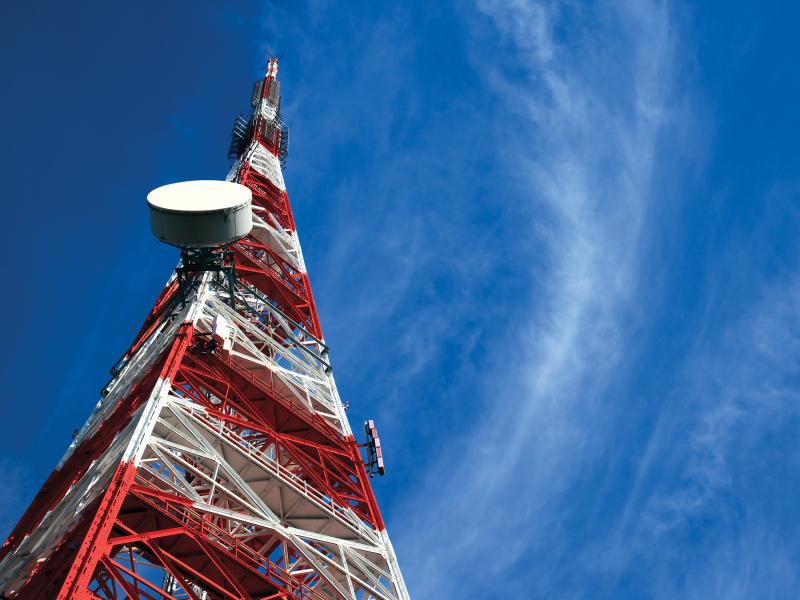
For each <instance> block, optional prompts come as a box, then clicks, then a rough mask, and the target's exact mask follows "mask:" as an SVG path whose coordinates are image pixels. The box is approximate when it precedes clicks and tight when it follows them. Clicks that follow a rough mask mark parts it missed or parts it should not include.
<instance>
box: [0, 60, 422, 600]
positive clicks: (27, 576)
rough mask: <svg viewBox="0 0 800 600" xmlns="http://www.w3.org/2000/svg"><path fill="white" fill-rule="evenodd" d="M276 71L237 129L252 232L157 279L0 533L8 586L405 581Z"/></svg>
mask: <svg viewBox="0 0 800 600" xmlns="http://www.w3.org/2000/svg"><path fill="white" fill-rule="evenodd" d="M276 74H277V61H276V60H274V59H271V60H270V61H269V64H268V67H267V71H266V76H265V77H264V78H263V79H262V80H259V82H257V84H256V87H255V90H254V94H253V99H252V106H253V115H252V117H251V118H250V120H249V121H247V122H246V123H245V124H243V121H242V120H240V122H238V123H237V129H235V131H234V136H235V137H236V139H235V140H234V143H233V144H232V148H233V153H234V155H235V157H236V162H235V163H234V166H233V168H232V170H231V172H230V174H229V175H228V180H230V181H236V182H239V183H241V184H244V185H246V186H248V187H249V188H250V189H251V190H252V192H253V219H254V227H253V230H252V232H251V234H250V235H249V236H248V237H246V238H244V239H242V240H241V241H239V242H237V243H236V244H234V245H233V246H232V247H230V248H228V250H227V251H226V252H224V256H223V257H222V260H223V262H224V266H225V269H220V270H206V271H194V272H187V271H186V270H183V271H181V269H178V270H177V271H178V272H176V274H174V275H173V277H172V278H171V279H170V281H169V282H168V284H167V285H166V287H165V288H164V290H163V291H162V293H161V295H160V297H159V298H158V300H157V301H156V303H155V306H154V307H153V309H152V311H151V312H150V314H149V315H148V317H147V319H146V321H145V323H144V325H143V327H142V329H141V331H140V333H139V334H138V336H137V338H136V340H135V341H134V343H133V344H132V346H131V347H130V349H129V351H128V352H127V353H126V355H125V356H124V357H123V359H122V360H121V361H120V363H119V364H118V365H117V366H116V367H115V369H114V370H113V371H112V373H113V374H114V378H113V379H112V380H111V382H110V383H109V384H108V386H107V387H106V388H105V389H104V390H103V393H102V394H101V396H102V397H101V399H100V401H99V402H98V403H97V406H96V408H95V409H94V411H93V413H92V414H91V416H90V417H89V420H88V421H87V422H86V424H85V425H84V426H83V428H82V429H81V430H80V431H79V432H78V434H77V435H76V437H75V439H74V440H73V442H72V444H71V445H70V447H69V449H68V450H67V452H66V454H65V456H64V457H63V458H62V460H61V461H60V462H59V464H58V465H57V467H56V469H55V470H54V471H53V473H52V474H51V475H50V477H49V478H48V479H47V481H46V482H45V484H44V485H43V486H42V488H41V490H40V491H39V493H38V494H37V496H36V497H35V498H34V500H33V502H32V503H31V505H30V507H29V508H28V509H27V511H26V512H25V514H24V515H23V517H22V519H21V520H20V521H19V523H18V524H17V526H16V528H15V529H14V531H13V532H12V533H11V535H10V537H9V538H8V540H7V541H6V542H5V544H4V545H3V547H2V549H1V550H0V591H2V593H3V594H4V595H5V596H7V597H11V598H20V599H27V598H31V599H37V600H38V599H42V598H58V599H66V598H87V599H88V598H91V599H98V598H103V599H122V598H146V599H152V600H155V599H165V600H180V599H191V600H210V599H217V598H219V599H242V598H261V599H264V600H266V599H268V598H276V599H277V598H309V599H322V598H358V599H366V598H374V599H386V600H389V599H393V600H407V599H408V598H409V596H408V592H407V591H406V588H405V585H404V583H403V579H402V576H401V574H400V570H399V568H398V565H397V560H396V558H395V555H394V552H393V550H392V545H391V543H390V541H389V537H388V536H387V534H386V530H385V527H384V524H383V520H382V519H381V515H380V512H379V510H378V506H377V503H376V501H375V496H374V494H373V491H372V488H371V486H370V483H369V478H368V474H367V472H366V470H365V466H364V463H363V462H362V457H361V453H360V450H359V447H358V445H357V443H356V441H355V439H354V436H353V434H352V432H351V430H350V425H349V423H348V421H347V417H346V416H345V411H344V407H343V405H342V402H341V400H340V398H339V395H338V393H337V390H336V385H335V383H334V379H333V376H332V373H331V367H330V364H329V360H328V352H327V347H326V345H325V342H324V341H323V337H322V331H321V329H320V323H319V318H318V316H317V311H316V308H315V306H314V298H313V296H312V294H311V288H310V286H309V281H308V276H307V274H306V269H305V265H304V262H303V254H302V252H301V249H300V244H299V242H298V237H297V232H296V229H295V224H294V219H293V217H292V211H291V207H290V205H289V200H288V197H287V195H286V190H285V186H284V182H283V176H282V174H281V160H282V159H283V158H285V151H286V128H285V126H284V125H283V123H282V121H281V119H280V90H279V84H278V81H277V79H276ZM237 136H238V137H237ZM231 272H232V273H235V277H231V276H230V273H231Z"/></svg>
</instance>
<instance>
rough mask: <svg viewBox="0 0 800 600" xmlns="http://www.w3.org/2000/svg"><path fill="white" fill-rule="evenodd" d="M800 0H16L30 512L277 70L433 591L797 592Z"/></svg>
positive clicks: (9, 352)
mask: <svg viewBox="0 0 800 600" xmlns="http://www.w3.org/2000/svg"><path fill="white" fill-rule="evenodd" d="M797 17H798V14H797V9H796V8H795V7H794V5H793V4H791V3H788V2H760V3H757V5H756V3H749V2H735V1H734V2H702V3H700V2H698V3H695V4H691V3H688V2H670V3H661V2H655V1H650V0H641V1H636V2H626V1H621V0H620V1H617V2H611V1H607V2H588V1H587V2H567V1H563V2H558V1H555V0H553V1H535V0H530V1H525V0H515V1H510V2H505V3H499V2H497V3H495V2H488V1H483V0H481V1H478V2H476V3H474V4H471V3H468V2H452V3H451V2H448V1H442V2H436V3H419V5H414V4H411V3H366V2H365V3H339V4H337V3H333V2H312V3H308V4H299V3H288V2H286V3H278V2H273V3H267V2H264V3H249V2H236V3H229V4H226V5H225V6H224V7H223V6H221V5H220V4H218V3H205V4H204V3H199V2H195V3H188V2H186V3H179V2H174V3H163V2H140V3H122V4H117V3H113V5H111V6H110V5H109V3H99V2H84V3H69V4H67V3H49V4H48V3H36V4H35V5H31V6H30V7H28V6H26V7H23V6H21V5H16V6H14V5H12V4H11V3H6V4H3V5H2V7H0V28H2V40H3V41H2V44H3V52H2V53H0V61H2V73H3V79H4V85H3V87H4V90H5V93H4V94H2V96H0V108H1V109H2V110H0V114H2V115H4V119H3V143H2V144H1V145H0V148H1V150H0V151H2V153H3V156H2V161H0V165H2V167H0V168H2V170H3V177H2V181H3V197H4V201H3V207H4V214H5V222H6V224H7V225H8V226H7V237H6V245H5V260H4V261H3V264H4V267H3V268H4V271H5V273H4V281H5V282H6V285H5V294H3V296H2V298H3V300H2V303H3V305H2V315H3V317H4V318H3V326H4V340H5V344H4V345H3V349H2V356H3V360H2V363H0V365H1V366H0V369H2V374H1V376H2V381H3V382H4V385H5V390H4V394H3V400H2V402H3V403H4V408H5V411H6V415H7V416H6V418H5V419H3V420H2V421H0V487H1V488H2V489H3V493H2V494H0V530H2V531H3V532H7V531H8V530H10V528H11V527H12V526H13V524H14V523H15V521H16V519H17V518H18V516H19V515H20V514H21V512H22V510H23V508H24V506H25V504H26V503H27V502H28V501H29V500H30V498H31V497H32V496H33V494H34V493H35V491H36V489H37V488H38V486H39V485H40V484H41V482H42V481H43V480H44V478H45V477H46V476H47V474H48V473H49V471H50V470H51V468H52V467H53V466H54V464H55V463H56V461H57V460H58V458H59V457H60V455H61V453H62V452H63V450H64V449H65V447H66V446H67V444H68V443H69V440H70V435H71V433H72V431H73V430H74V429H76V428H78V427H79V426H80V425H81V423H82V422H83V420H84V419H85V418H86V416H87V415H88V413H89V411H90V409H91V407H92V405H93V404H94V402H95V401H96V399H97V394H98V391H99V389H100V388H101V386H102V385H103V384H104V383H105V381H106V379H107V377H108V369H109V368H110V367H111V365H112V364H113V363H114V362H115V360H116V359H117V357H118V355H119V354H121V353H122V352H123V350H124V349H125V348H126V347H127V344H128V343H129V341H130V339H131V338H132V336H133V335H134V333H135V331H136V330H137V329H138V326H139V324H140V323H141V320H142V318H143V316H144V313H145V312H146V310H147V308H148V307H149V305H150V303H151V302H152V300H153V299H154V297H155V295H156V294H157V293H158V290H159V289H160V287H161V285H163V282H164V281H165V280H166V278H167V276H168V275H169V273H170V271H171V269H172V267H173V265H174V262H175V260H176V256H175V254H174V252H173V251H171V250H170V249H169V248H167V247H163V246H161V245H159V244H158V243H156V242H155V240H154V239H153V238H152V237H151V236H150V233H149V230H148V225H147V214H146V210H145V204H144V197H145V194H146V192H147V191H148V190H149V189H151V188H152V187H155V186H157V185H160V184H163V183H167V182H171V181H177V180H182V179H192V178H214V177H217V178H222V177H223V176H224V174H225V173H226V170H227V166H228V162H227V161H226V160H225V154H226V150H227V144H228V135H229V131H230V125H231V122H232V120H233V117H234V116H235V115H236V114H237V113H238V112H239V111H243V110H245V109H246V108H247V103H248V100H249V93H250V86H251V84H252V81H253V80H254V79H255V78H256V77H258V76H259V75H260V73H261V70H262V68H263V63H264V56H265V53H267V52H269V53H274V54H276V55H278V56H279V57H280V59H281V71H280V79H281V81H282V84H283V85H282V88H283V93H284V101H283V111H284V113H285V117H286V120H287V121H288V123H289V125H290V127H291V133H292V136H291V147H290V156H289V161H288V165H287V169H286V171H285V177H286V181H287V186H288V189H289V194H290V198H291V199H292V202H293V205H294V210H295V216H296V220H297V223H298V228H299V232H300V238H301V241H302V243H303V246H304V251H305V254H306V261H307V263H308V266H309V272H310V275H311V279H312V285H313V287H314V291H315V295H316V298H317V304H318V307H319V309H320V313H321V319H322V325H323V330H324V331H325V335H326V338H327V340H328V341H329V343H330V344H331V346H332V359H333V361H334V365H335V373H336V377H337V381H338V383H339V386H340V391H341V394H342V397H343V398H344V399H346V400H347V401H348V402H349V403H350V411H349V414H350V418H351V420H352V421H353V422H354V423H359V422H361V421H362V420H363V419H365V418H375V419H376V420H377V424H378V426H379V428H380V431H381V434H382V438H383V441H384V446H385V452H386V459H387V469H388V473H387V476H386V477H383V478H381V479H379V480H376V481H375V487H376V491H377V493H378V496H379V500H380V502H381V507H382V510H383V512H384V514H385V516H386V517H387V521H388V523H389V528H390V533H391V535H392V538H393V540H394V543H395V546H396V549H397V552H398V554H399V558H400V562H401V566H402V567H403V570H404V574H405V576H406V579H407V581H408V584H409V587H410V588H411V592H412V596H413V597H415V598H434V597H440V598H457V597H464V596H467V597H470V598H495V597H497V595H498V593H499V594H501V595H502V596H503V597H511V598H637V599H639V598H654V599H656V598H793V597H796V590H797V589H799V588H800V581H798V578H799V576H798V574H797V564H798V562H799V561H800V523H798V509H797V506H798V503H799V502H800V491H799V490H800V458H798V457H800V454H798V447H797V440H798V436H799V435H800V367H798V364H799V363H798V360H797V357H798V356H799V355H800V311H798V307H799V306H800V264H799V261H800V242H798V237H799V236H798V232H800V206H799V205H798V196H799V192H800V177H799V176H798V173H800V170H799V169H798V167H800V164H798V163H799V162H800V153H799V152H798V149H797V148H798V145H797V137H798V132H800V119H799V117H798V110H797V106H798V104H800V102H799V101H800V74H798V70H797V66H796V62H797V60H796V59H797V56H798V52H800V38H798V36H797V35H796V27H795V23H796V21H797Z"/></svg>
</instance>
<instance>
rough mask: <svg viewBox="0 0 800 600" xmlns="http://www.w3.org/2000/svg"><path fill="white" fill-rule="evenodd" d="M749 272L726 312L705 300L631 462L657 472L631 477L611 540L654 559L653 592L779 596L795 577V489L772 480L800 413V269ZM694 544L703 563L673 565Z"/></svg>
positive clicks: (629, 554)
mask: <svg viewBox="0 0 800 600" xmlns="http://www.w3.org/2000/svg"><path fill="white" fill-rule="evenodd" d="M754 280H755V281H754V286H753V287H754V291H753V293H754V295H755V298H754V299H753V300H751V301H750V302H749V303H748V302H745V303H744V304H745V306H744V308H743V309H741V310H739V311H737V313H736V314H735V316H734V317H733V318H730V319H727V320H726V319H720V315H719V311H718V310H717V311H713V312H712V314H711V315H710V317H709V318H710V319H713V320H714V321H715V323H714V324H713V325H710V326H709V328H705V327H701V328H700V331H699V333H698V335H697V340H696V343H695V344H694V346H693V350H692V351H691V352H690V353H688V354H687V356H686V357H685V359H684V361H683V365H682V367H681V370H680V372H679V375H678V376H677V377H676V382H675V387H674V389H673V390H672V393H671V397H670V398H668V401H667V405H666V408H665V409H664V410H665V412H667V413H668V415H669V416H668V418H665V419H663V420H664V424H663V425H662V427H661V429H662V431H660V432H659V433H658V434H657V435H656V436H654V442H653V443H652V444H651V446H652V449H653V451H652V453H651V454H652V455H651V456H649V457H648V460H646V461H643V463H642V465H641V468H640V469H639V472H638V473H637V482H638V483H639V484H640V483H641V482H642V481H643V480H647V479H654V480H655V482H654V483H653V484H652V485H649V486H642V485H638V484H637V486H636V488H634V492H633V493H632V494H631V499H630V500H629V507H628V508H627V510H626V513H625V518H624V520H623V524H622V528H623V529H624V535H625V537H624V540H622V539H620V540H617V541H616V543H617V544H620V546H621V544H622V542H623V541H624V548H623V547H618V548H615V550H614V551H615V553H618V554H619V555H621V556H623V557H624V558H623V560H624V561H625V562H627V563H634V562H637V561H647V562H648V564H653V565H654V567H653V568H652V571H651V589H652V595H653V597H659V598H670V597H675V596H676V595H679V596H681V597H687V598H710V597H715V598H723V597H724V598H752V597H757V596H761V597H783V596H784V595H785V594H786V593H787V592H788V591H790V590H796V589H797V586H798V583H800V582H798V578H797V575H796V569H794V568H792V567H790V565H791V564H792V562H793V560H794V559H793V556H794V550H793V548H794V544H795V543H796V535H797V532H796V527H795V525H794V523H793V522H785V521H784V519H785V517H786V516H787V515H789V514H791V512H792V508H791V505H792V503H793V502H794V501H795V499H794V494H787V495H786V498H785V502H784V501H782V500H781V499H780V496H779V497H777V498H776V497H774V495H773V494H771V493H770V492H769V490H770V489H772V490H774V491H775V492H777V493H778V494H779V495H783V494H784V493H785V492H784V486H783V485H782V483H781V480H780V479H779V478H780V477H781V476H782V475H783V474H785V473H787V472H791V471H792V470H793V466H792V460H791V459H790V458H789V457H787V456H785V454H784V452H785V450H786V448H787V446H788V447H792V446H793V445H794V443H793V440H794V438H795V433H794V431H795V429H796V426H795V425H794V423H796V422H797V420H798V418H800V402H798V401H800V394H799V393H798V391H797V389H796V382H797V381H798V379H799V378H800V368H799V367H798V365H797V361H796V356H797V355H798V352H800V317H798V314H800V313H798V307H800V279H798V277H797V275H796V272H795V274H794V275H790V276H788V277H785V278H784V277H773V280H772V281H767V282H763V281H758V280H757V278H755V277H754ZM720 322H721V323H720ZM681 415H683V416H681ZM787 460H788V462H787ZM656 469H658V470H662V471H666V474H665V475H666V476H662V477H657V476H655V477H654V471H655V470H656ZM762 496H763V497H762ZM784 504H785V505H788V511H787V513H786V514H781V509H782V505H784ZM767 507H770V508H767ZM784 510H785V509H784ZM698 529H701V530H703V535H702V536H700V537H698V540H696V541H695V542H694V543H692V542H690V541H687V532H691V531H693V530H698ZM696 544H700V547H699V552H700V553H701V554H702V557H703V563H702V564H698V565H684V566H683V567H682V568H681V569H676V568H675V564H676V562H678V561H679V557H680V556H681V555H682V554H683V555H686V554H690V553H695V552H698V548H697V547H696ZM612 545H613V542H612V543H611V544H609V546H612ZM655 549H658V550H655ZM655 555H658V556H659V558H660V561H654V560H652V559H653V557H654V556H655Z"/></svg>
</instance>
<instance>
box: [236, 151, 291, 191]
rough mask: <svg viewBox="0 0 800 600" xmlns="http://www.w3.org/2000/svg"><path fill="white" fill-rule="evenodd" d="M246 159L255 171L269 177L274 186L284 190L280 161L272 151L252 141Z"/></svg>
mask: <svg viewBox="0 0 800 600" xmlns="http://www.w3.org/2000/svg"><path fill="white" fill-rule="evenodd" d="M246 160H247V161H248V162H249V163H250V164H251V165H253V168H254V169H255V170H256V171H258V172H259V173H260V174H261V175H263V176H264V177H266V178H267V179H269V180H270V181H271V182H272V183H273V184H274V185H275V187H277V188H278V189H279V190H281V191H282V192H285V191H286V184H285V183H284V182H283V173H281V163H280V161H279V160H278V157H277V156H275V155H274V154H273V153H272V152H270V151H269V150H267V149H266V148H265V147H264V146H262V145H261V144H259V143H258V142H253V145H252V146H250V149H249V150H248V151H247V155H246Z"/></svg>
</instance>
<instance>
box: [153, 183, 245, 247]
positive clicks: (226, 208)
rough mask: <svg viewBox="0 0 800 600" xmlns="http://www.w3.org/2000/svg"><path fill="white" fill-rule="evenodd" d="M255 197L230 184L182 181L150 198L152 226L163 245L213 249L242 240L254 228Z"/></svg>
mask: <svg viewBox="0 0 800 600" xmlns="http://www.w3.org/2000/svg"><path fill="white" fill-rule="evenodd" d="M252 198H253V193H252V192H251V191H250V188H248V187H247V186H244V185H241V184H238V183H233V182H231V181H208V180H206V181H182V182H180V183H171V184H169V185H164V186H161V187H159V188H156V189H154V190H153V191H152V192H150V193H149V194H148V195H147V204H148V205H149V206H150V226H151V229H152V230H153V235H155V236H156V237H157V238H158V239H159V240H160V241H162V242H165V243H167V244H172V245H173V246H180V247H183V248H185V247H195V248H203V247H214V246H221V245H223V244H229V243H231V242H234V241H236V240H238V239H241V238H243V237H244V236H246V235H247V234H248V233H250V230H251V229H252V228H253V213H252V210H251V205H252Z"/></svg>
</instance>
